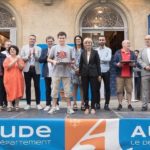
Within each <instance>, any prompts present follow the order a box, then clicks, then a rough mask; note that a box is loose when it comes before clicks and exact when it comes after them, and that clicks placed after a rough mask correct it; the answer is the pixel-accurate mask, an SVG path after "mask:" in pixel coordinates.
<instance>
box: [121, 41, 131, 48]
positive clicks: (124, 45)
mask: <svg viewBox="0 0 150 150" xmlns="http://www.w3.org/2000/svg"><path fill="white" fill-rule="evenodd" d="M122 47H123V49H125V50H130V41H129V40H124V41H122Z"/></svg>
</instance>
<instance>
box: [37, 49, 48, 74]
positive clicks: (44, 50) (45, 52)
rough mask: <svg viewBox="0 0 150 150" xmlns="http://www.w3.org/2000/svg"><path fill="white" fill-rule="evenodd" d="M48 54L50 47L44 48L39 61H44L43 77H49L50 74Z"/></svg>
mask: <svg viewBox="0 0 150 150" xmlns="http://www.w3.org/2000/svg"><path fill="white" fill-rule="evenodd" d="M47 54H48V48H46V49H43V50H42V52H41V56H40V58H39V62H40V63H43V66H42V77H47V75H48V73H49V72H48V71H49V70H48V64H47V63H48V62H47V57H48V56H47Z"/></svg>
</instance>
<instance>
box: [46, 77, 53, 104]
mask: <svg viewBox="0 0 150 150" xmlns="http://www.w3.org/2000/svg"><path fill="white" fill-rule="evenodd" d="M51 83H52V78H51V77H45V89H46V106H51V101H52V98H51Z"/></svg>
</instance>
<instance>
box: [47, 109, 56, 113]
mask: <svg viewBox="0 0 150 150" xmlns="http://www.w3.org/2000/svg"><path fill="white" fill-rule="evenodd" d="M48 113H49V114H54V113H56V107H52V108H51V109H50V111H49V112H48Z"/></svg>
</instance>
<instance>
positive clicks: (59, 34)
mask: <svg viewBox="0 0 150 150" xmlns="http://www.w3.org/2000/svg"><path fill="white" fill-rule="evenodd" d="M59 36H65V37H67V34H66V33H65V32H63V31H61V32H59V33H58V34H57V37H59Z"/></svg>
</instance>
